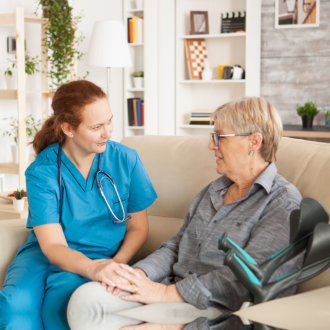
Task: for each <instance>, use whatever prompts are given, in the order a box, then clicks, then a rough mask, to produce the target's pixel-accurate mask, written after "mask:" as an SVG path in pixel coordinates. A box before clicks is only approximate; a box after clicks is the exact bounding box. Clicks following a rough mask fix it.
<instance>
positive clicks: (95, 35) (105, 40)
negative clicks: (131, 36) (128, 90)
mask: <svg viewBox="0 0 330 330" xmlns="http://www.w3.org/2000/svg"><path fill="white" fill-rule="evenodd" d="M87 64H89V65H94V66H101V67H108V68H110V67H111V68H116V67H117V68H122V67H126V66H130V65H131V59H130V55H129V50H128V44H127V41H126V36H125V32H124V26H123V23H122V22H120V21H98V22H95V24H94V27H93V32H92V36H91V39H90V43H89V48H88V53H87Z"/></svg>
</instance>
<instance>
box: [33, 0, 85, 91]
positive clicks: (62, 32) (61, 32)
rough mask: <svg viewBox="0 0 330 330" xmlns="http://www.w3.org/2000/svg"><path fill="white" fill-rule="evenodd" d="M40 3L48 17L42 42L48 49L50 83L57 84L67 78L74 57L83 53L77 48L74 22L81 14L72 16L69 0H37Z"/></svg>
mask: <svg viewBox="0 0 330 330" xmlns="http://www.w3.org/2000/svg"><path fill="white" fill-rule="evenodd" d="M38 1H39V3H38V4H39V6H42V9H43V17H44V18H47V19H48V20H47V23H46V31H45V34H46V36H45V38H44V39H43V41H42V42H43V46H44V47H45V49H47V50H48V51H47V60H48V63H49V67H48V68H47V70H46V71H47V73H48V78H49V79H50V87H51V88H54V87H55V88H56V87H58V86H59V85H61V84H63V83H65V82H68V81H69V80H70V78H71V71H72V68H73V66H74V64H75V58H77V60H79V59H80V58H81V57H82V55H83V54H82V53H81V52H79V51H78V50H77V45H78V44H79V43H80V42H81V41H82V39H83V38H82V37H80V38H78V37H77V29H76V27H77V24H78V22H79V21H80V19H81V17H75V18H74V19H73V16H72V10H73V8H72V7H71V6H70V5H69V3H68V0H38Z"/></svg>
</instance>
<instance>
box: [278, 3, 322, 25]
mask: <svg viewBox="0 0 330 330" xmlns="http://www.w3.org/2000/svg"><path fill="white" fill-rule="evenodd" d="M319 12H320V0H275V28H277V29H284V28H306V27H315V26H319Z"/></svg>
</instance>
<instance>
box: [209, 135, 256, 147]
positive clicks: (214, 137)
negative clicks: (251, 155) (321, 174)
mask: <svg viewBox="0 0 330 330" xmlns="http://www.w3.org/2000/svg"><path fill="white" fill-rule="evenodd" d="M251 134H252V133H239V134H235V133H231V134H217V133H215V132H213V133H210V140H211V141H212V142H213V143H214V144H215V145H216V146H217V147H219V144H220V138H222V137H230V136H249V135H251Z"/></svg>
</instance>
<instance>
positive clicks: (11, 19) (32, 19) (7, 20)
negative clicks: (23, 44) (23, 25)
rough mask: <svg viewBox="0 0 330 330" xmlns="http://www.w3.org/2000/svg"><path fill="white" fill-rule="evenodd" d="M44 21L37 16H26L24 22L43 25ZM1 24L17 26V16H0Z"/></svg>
mask: <svg viewBox="0 0 330 330" xmlns="http://www.w3.org/2000/svg"><path fill="white" fill-rule="evenodd" d="M43 21H44V19H42V18H40V17H37V16H24V22H27V23H38V24H41V23H42V22H43ZM0 24H16V14H0Z"/></svg>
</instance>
